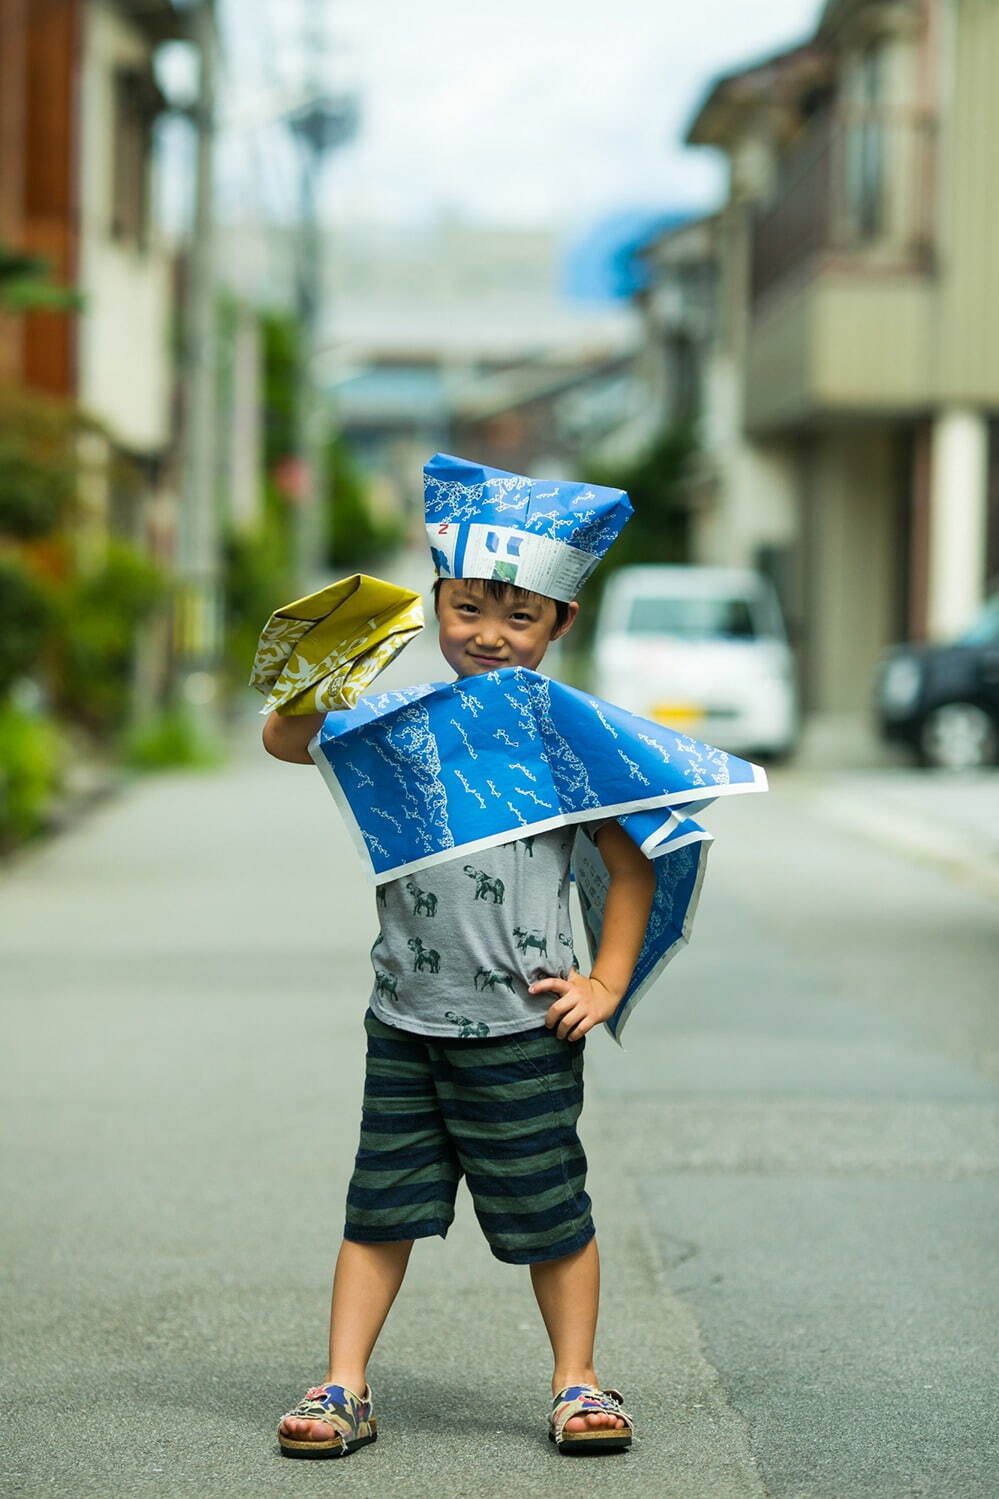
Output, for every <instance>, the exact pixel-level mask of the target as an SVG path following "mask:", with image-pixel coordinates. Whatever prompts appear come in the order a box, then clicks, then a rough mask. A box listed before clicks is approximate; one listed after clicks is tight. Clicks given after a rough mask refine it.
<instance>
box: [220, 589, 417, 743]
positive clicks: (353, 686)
mask: <svg viewBox="0 0 999 1499" xmlns="http://www.w3.org/2000/svg"><path fill="white" fill-rule="evenodd" d="M422 629H423V604H422V602H421V600H420V595H419V594H418V593H413V592H412V591H411V590H410V589H408V588H398V587H396V585H395V584H394V583H384V582H382V580H381V579H380V578H369V577H368V576H367V575H366V574H364V573H354V575H353V576H352V577H350V578H343V579H341V580H340V582H338V583H331V584H330V585H329V587H328V588H322V589H320V591H319V592H318V593H310V594H309V595H308V596H307V597H306V598H304V599H296V600H295V602H294V603H293V604H285V605H284V607H283V608H281V609H276V610H275V611H274V613H273V614H272V615H271V617H270V619H269V620H268V621H267V624H266V625H265V626H264V628H263V631H262V633H261V636H260V640H259V642H258V645H257V653H256V656H255V657H254V661H253V671H252V673H251V676H250V686H251V687H256V689H257V691H258V692H264V693H267V694H268V696H267V701H266V703H265V704H264V706H263V707H262V708H261V710H260V711H261V713H270V712H272V711H275V710H276V711H277V712H278V713H280V714H282V715H288V716H292V717H294V716H297V715H299V714H304V713H321V712H322V711H323V710H324V709H326V710H329V709H332V708H336V709H340V708H352V707H353V706H354V704H355V703H356V702H357V699H358V698H359V697H360V695H361V693H362V692H363V691H364V689H365V687H368V686H370V684H371V683H372V682H373V681H374V679H375V677H377V676H378V674H379V672H381V671H384V669H385V667H386V666H388V664H389V662H390V661H391V660H392V659H393V658H394V657H395V656H397V655H398V654H399V652H400V651H401V650H402V648H403V647H404V646H406V645H408V644H409V642H410V641H411V640H412V639H413V638H414V636H416V635H418V634H419V633H420V631H421V630H422Z"/></svg>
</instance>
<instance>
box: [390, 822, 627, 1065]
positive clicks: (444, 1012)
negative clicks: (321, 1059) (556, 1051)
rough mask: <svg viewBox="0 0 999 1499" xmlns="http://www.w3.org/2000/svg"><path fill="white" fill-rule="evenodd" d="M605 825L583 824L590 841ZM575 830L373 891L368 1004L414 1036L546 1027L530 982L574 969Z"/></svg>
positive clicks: (522, 841) (543, 998) (540, 836)
mask: <svg viewBox="0 0 999 1499" xmlns="http://www.w3.org/2000/svg"><path fill="white" fill-rule="evenodd" d="M607 820H609V819H604V820H601V821H599V822H591V823H585V824H583V827H584V829H585V831H586V832H587V833H588V834H589V835H590V836H591V837H593V836H595V834H596V833H597V831H598V830H599V829H600V828H601V827H603V826H604V825H605V822H606V821H607ZM575 836H576V828H575V827H568V828H553V829H552V830H551V831H550V832H547V833H536V834H534V835H533V836H531V837H527V838H518V839H517V840H516V842H513V843H501V844H499V845H497V846H496V847H494V848H489V849H486V850H484V851H483V852H481V853H477V854H471V855H459V856H458V857H457V858H455V859H453V860H448V861H447V862H446V863H443V864H434V865H431V867H430V868H429V869H425V870H422V871H421V872H420V873H419V874H418V875H415V876H412V875H411V876H407V877H404V878H402V879H399V880H392V881H391V882H390V883H388V884H386V885H381V886H379V889H378V915H379V920H380V923H381V930H380V931H379V933H378V936H377V937H376V938H375V943H374V946H373V947H372V949H371V961H372V965H373V967H374V970H375V984H374V989H373V990H372V993H371V998H370V1001H369V1002H370V1005H371V1008H372V1010H373V1011H374V1012H375V1014H376V1015H377V1016H378V1019H379V1020H381V1021H383V1022H384V1023H385V1024H386V1025H395V1026H400V1027H401V1028H402V1029H403V1030H407V1031H416V1032H418V1033H419V1034H420V1035H422V1036H451V1037H454V1036H458V1037H460V1038H462V1039H466V1038H471V1037H476V1036H504V1035H510V1034H512V1033H514V1032H516V1031H526V1030H531V1029H533V1028H535V1027H537V1026H539V1025H543V1024H544V1021H545V1013H546V1011H547V1010H548V1008H549V1006H550V1005H551V1004H552V1002H553V1000H554V999H555V998H556V996H555V995H554V994H553V993H551V992H550V991H548V990H546V991H544V992H543V993H541V994H528V992H527V986H528V984H531V983H533V982H534V980H535V979H539V978H549V977H552V978H554V977H558V978H565V977H566V976H567V975H568V972H569V969H570V967H571V966H573V964H574V963H575V957H574V954H573V945H572V927H571V925H570V917H569V884H570V881H569V860H570V857H571V855H572V845H573V842H574V840H575Z"/></svg>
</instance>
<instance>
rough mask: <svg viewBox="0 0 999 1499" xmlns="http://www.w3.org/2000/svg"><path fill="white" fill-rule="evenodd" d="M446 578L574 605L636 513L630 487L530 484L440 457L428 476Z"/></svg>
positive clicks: (430, 521)
mask: <svg viewBox="0 0 999 1499" xmlns="http://www.w3.org/2000/svg"><path fill="white" fill-rule="evenodd" d="M423 500H424V509H425V512H426V515H425V519H426V525H427V539H428V541H429V543H430V554H431V556H432V557H433V561H434V570H435V572H436V573H437V576H438V577H439V578H492V579H496V580H497V581H499V582H504V583H515V584H516V585H517V587H518V588H526V589H529V590H530V591H531V592H532V593H541V594H544V595H545V597H546V598H551V599H562V600H563V601H566V602H568V600H570V599H574V598H575V597H576V594H577V593H578V592H579V590H580V588H581V587H582V585H583V584H584V583H585V582H586V579H587V578H588V577H589V576H590V573H591V572H592V571H593V569H594V568H595V567H596V565H597V563H598V562H599V561H600V560H601V558H602V557H603V555H604V553H605V552H606V551H607V550H608V548H609V547H610V545H611V543H612V542H613V541H615V540H616V538H617V537H618V535H619V534H620V532H621V531H622V529H623V528H624V526H625V525H626V524H627V522H628V518H629V517H630V516H631V514H632V508H631V502H630V501H629V499H628V496H627V495H626V494H625V492H624V490H623V489H605V488H603V487H601V486H600V485H598V484H577V483H571V482H569V481H568V480H564V479H529V478H528V477H527V476H526V475H525V474H510V473H507V472H506V471H505V470H504V469H501V468H488V467H487V466H486V465H485V464H482V463H473V462H471V461H470V460H469V459H467V458H453V457H451V456H450V455H449V454H447V453H437V454H436V455H435V456H434V457H433V458H431V460H430V462H429V463H428V464H427V465H426V467H425V468H424V470H423Z"/></svg>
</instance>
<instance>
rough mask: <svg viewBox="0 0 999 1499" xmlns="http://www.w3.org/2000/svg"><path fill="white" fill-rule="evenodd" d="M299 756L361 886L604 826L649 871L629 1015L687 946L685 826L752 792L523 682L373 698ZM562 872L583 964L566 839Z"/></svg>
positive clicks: (616, 1033)
mask: <svg viewBox="0 0 999 1499" xmlns="http://www.w3.org/2000/svg"><path fill="white" fill-rule="evenodd" d="M309 752H310V754H311V755H312V758H313V759H314V760H315V762H316V764H317V765H318V767H319V769H320V771H321V772H322V774H323V777H324V779H325V781H326V784H327V786H328V787H329V789H330V791H331V792H332V794H333V797H334V799H335V801H336V803H337V805H338V806H339V808H340V810H341V812H342V813H343V816H344V819H345V821H346V823H347V827H348V829H349V830H350V832H351V835H352V837H353V839H354V842H355V845H356V847H357V850H358V853H359V854H360V856H361V859H362V862H363V863H364V865H365V868H366V870H367V872H368V875H369V877H370V878H371V879H372V880H373V881H374V883H375V884H379V885H380V884H384V883H385V882H386V881H388V880H395V879H399V878H400V877H401V876H403V875H406V874H415V873H416V872H417V871H419V870H421V869H427V868H429V867H431V866H432V865H434V864H439V863H443V862H444V861H445V860H450V859H454V858H457V857H458V856H459V855H462V854H471V853H474V852H475V851H476V850H479V849H484V848H490V847H493V846H494V845H496V844H500V843H508V842H511V841H513V840H514V839H517V838H523V837H526V836H528V835H530V834H532V833H541V832H545V831H547V830H548V829H549V828H555V827H563V826H568V825H573V824H580V823H584V822H587V821H593V820H595V819H599V818H607V817H616V818H618V819H619V820H620V822H621V825H622V827H623V828H624V829H625V831H626V832H627V833H628V835H629V837H631V838H632V839H633V840H634V841H635V843H636V844H637V845H638V846H639V847H640V848H641V850H642V852H643V853H644V854H645V855H646V857H647V858H649V859H652V860H654V861H655V869H656V893H655V897H654V900H653V905H652V911H651V914H650V917H649V923H648V928H647V930H646V936H645V942H644V944H643V947H642V951H641V953H640V955H639V958H638V962H637V964H636V966H635V971H634V974H633V976H632V981H631V984H630V985H629V988H628V991H627V993H626V994H625V996H624V998H623V999H622V1001H621V1003H620V1004H619V1006H618V1008H617V1010H616V1011H615V1013H614V1015H613V1016H612V1017H611V1019H610V1020H609V1021H608V1022H607V1027H608V1029H609V1031H610V1032H611V1035H612V1036H613V1037H614V1039H615V1040H617V1041H619V1040H620V1035H621V1031H622V1030H623V1028H624V1024H625V1021H626V1020H627V1019H628V1017H629V1015H630V1014H631V1011H632V1010H633V1009H634V1006H635V1004H636V1003H637V1001H638V1000H639V998H640V997H641V995H642V994H643V993H644V992H645V990H646V989H647V988H648V987H649V985H650V984H651V983H652V982H653V981H654V979H655V978H656V977H657V976H658V975H659V973H660V972H661V971H662V969H663V968H664V966H665V965H666V963H668V962H669V960H670V958H671V957H673V956H674V954H675V953H676V952H677V951H678V949H679V948H680V947H681V946H682V945H683V944H684V943H685V942H686V941H687V940H688V937H689V934H690V928H691V924H692V922H693V917H694V912H695V910H696V907H697V900H698V896H699V893H700V886H701V881H702V879H703V875H704V863H705V858H706V853H707V846H708V844H709V842H710V841H711V834H710V833H708V832H706V831H705V829H704V828H702V827H700V826H699V825H698V824H697V823H696V822H694V821H693V818H692V814H693V813H695V812H697V811H699V810H701V809H703V808H704V807H707V806H709V805H710V803H711V802H712V801H714V800H715V799H716V798H718V797H721V796H730V795H733V794H735V793H739V792H750V791H763V790H765V789H766V775H765V773H764V771H763V770H762V769H761V768H760V767H759V766H757V765H752V764H750V763H749V762H748V761H746V760H740V759H738V758H737V757H736V756H734V755H729V754H726V752H725V751H724V750H720V749H715V748H714V747H713V746H711V745H707V744H701V743H700V742H699V741H698V740H696V739H691V738H690V737H689V736H688V735H686V734H678V733H675V732H674V731H673V730H671V729H668V728H665V727H664V726H663V725H661V724H655V723H651V722H650V721H649V720H647V719H644V718H639V717H637V716H636V715H635V714H633V713H628V712H626V711H625V710H624V709H623V708H617V707H615V706H614V705H613V704H612V703H606V702H603V701H601V700H600V699H599V698H595V697H591V696H590V695H589V694H588V693H584V692H579V691H577V690H576V689H575V688H573V687H567V686H566V685H565V684H564V683H561V682H555V681H552V680H551V679H550V678H548V677H544V676H541V675H539V674H538V673H537V672H533V671H528V670H526V669H525V668H523V667H512V668H510V667H506V668H503V669H502V670H500V671H494V672H488V673H486V674H484V675H481V676H474V677H465V678H462V679H460V680H459V681H456V682H451V683H432V682H430V683H423V684H421V685H419V686H416V687H407V688H402V689H399V690H396V691H392V692H382V693H378V694H376V695H374V696H372V697H368V698H365V699H363V700H362V701H361V702H360V703H358V705H357V707H356V708H353V709H351V710H350V711H348V712H344V713H335V714H330V715H329V716H328V717H327V718H326V720H325V722H324V724H323V726H322V728H321V730H320V732H319V733H318V734H317V735H316V736H315V737H314V739H313V740H312V742H311V744H310V746H309ZM573 872H574V875H575V878H576V882H577V886H578V889H579V895H580V903H581V906H582V910H583V916H584V921H585V925H586V932H587V940H588V942H589V945H590V952H591V957H592V955H593V954H594V953H595V951H596V946H597V944H598V942H599V936H600V924H601V921H602V916H603V907H604V899H605V896H606V890H607V883H608V877H607V872H606V869H605V867H604V864H603V860H602V859H601V858H600V855H599V852H598V850H597V849H596V847H595V846H594V845H593V844H592V843H591V842H590V840H589V839H587V838H585V837H581V836H579V835H577V838H576V843H575V848H574V852H573Z"/></svg>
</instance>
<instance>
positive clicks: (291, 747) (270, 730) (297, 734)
mask: <svg viewBox="0 0 999 1499" xmlns="http://www.w3.org/2000/svg"><path fill="white" fill-rule="evenodd" d="M325 717H326V714H325V713H302V714H295V715H291V714H288V715H284V716H282V714H280V713H271V714H270V716H269V717H268V719H267V722H266V723H265V724H264V749H265V750H266V751H267V753H268V754H269V755H273V756H274V757H275V759H277V760H290V761H291V763H292V764H293V765H311V764H312V763H313V761H312V756H311V755H310V754H309V741H310V740H311V739H312V738H313V737H314V736H315V735H316V734H318V733H319V730H320V729H321V728H322V725H323V719H324V718H325Z"/></svg>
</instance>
